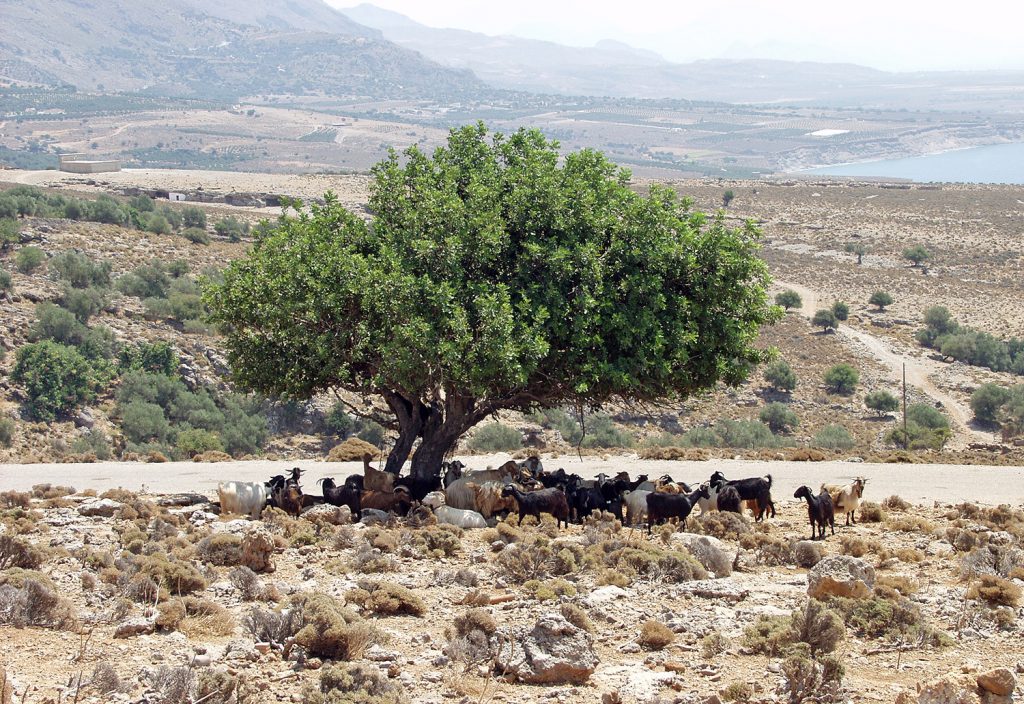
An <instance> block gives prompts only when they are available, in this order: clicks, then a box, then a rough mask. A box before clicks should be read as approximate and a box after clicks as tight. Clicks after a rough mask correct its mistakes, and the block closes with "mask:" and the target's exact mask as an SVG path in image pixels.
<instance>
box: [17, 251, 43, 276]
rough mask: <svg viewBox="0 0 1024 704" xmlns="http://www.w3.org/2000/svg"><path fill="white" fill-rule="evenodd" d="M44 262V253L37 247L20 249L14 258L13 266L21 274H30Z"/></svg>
mask: <svg viewBox="0 0 1024 704" xmlns="http://www.w3.org/2000/svg"><path fill="white" fill-rule="evenodd" d="M45 261H46V252H44V251H43V250H41V249H39V247H32V246H29V247H22V248H21V249H19V250H18V253H17V254H16V255H15V257H14V266H15V267H16V268H17V269H18V271H20V272H21V273H22V274H31V273H32V272H33V271H35V270H36V269H38V268H39V267H41V266H42V265H43V262H45Z"/></svg>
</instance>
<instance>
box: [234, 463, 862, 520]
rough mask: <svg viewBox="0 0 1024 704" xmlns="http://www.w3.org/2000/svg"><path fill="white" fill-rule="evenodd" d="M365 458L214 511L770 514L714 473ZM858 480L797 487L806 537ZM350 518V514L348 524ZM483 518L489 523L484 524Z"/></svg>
mask: <svg viewBox="0 0 1024 704" xmlns="http://www.w3.org/2000/svg"><path fill="white" fill-rule="evenodd" d="M371 460H372V457H371V456H370V455H368V454H367V455H364V456H363V474H361V475H360V474H353V475H351V476H349V477H348V478H346V479H345V481H344V483H343V484H341V485H338V484H337V483H336V482H335V481H334V479H332V478H325V479H321V480H320V482H319V483H320V484H321V490H322V491H321V494H322V495H321V496H315V495H311V494H305V493H303V491H302V488H301V486H300V478H301V476H302V470H301V469H299V468H298V467H296V468H294V469H293V470H292V471H291V475H290V476H289V477H285V476H283V475H277V476H275V477H273V478H271V479H270V481H268V482H266V483H260V482H237V481H232V482H223V483H221V484H220V485H219V486H218V488H217V493H218V496H219V498H220V507H221V512H222V513H224V514H231V513H234V514H249V515H251V516H252V517H253V518H254V519H255V518H259V516H260V514H261V513H262V511H263V509H264V508H265V507H267V506H272V507H276V508H279V509H281V510H283V511H286V512H287V513H290V514H293V515H295V516H298V515H300V514H301V513H302V512H303V511H304V510H305V509H308V508H309V507H311V506H314V505H316V504H321V503H325V504H330V505H333V506H347V507H348V508H349V510H350V511H351V512H352V516H353V518H354V519H356V520H359V519H362V520H372V519H381V520H386V519H387V518H388V516H389V515H391V514H395V515H399V516H404V515H407V514H408V513H409V511H410V510H413V509H417V510H428V511H430V512H432V513H433V515H434V516H435V518H436V519H437V522H438V523H447V524H451V525H455V526H459V527H460V528H483V527H485V526H487V525H488V520H489V519H493V518H495V517H496V516H498V515H499V514H501V513H503V512H513V511H514V512H517V513H518V515H519V519H520V520H522V519H523V518H524V517H526V516H534V517H536V518H537V519H538V520H539V519H540V515H541V514H543V513H547V514H550V515H552V516H553V517H554V518H555V521H556V526H558V527H560V526H561V525H562V524H563V523H564V524H565V525H566V526H568V525H569V522H570V521H573V522H576V523H580V522H582V521H583V520H584V519H585V518H587V516H589V515H591V514H592V513H594V512H601V511H607V512H609V513H612V514H613V515H615V517H616V518H618V519H619V520H622V521H623V522H624V523H625V524H626V525H631V526H633V525H637V524H638V523H641V522H644V521H646V523H647V532H648V533H650V532H651V527H652V526H654V525H656V524H659V523H663V522H665V521H668V520H670V519H675V520H678V521H679V522H680V523H683V522H685V521H686V518H687V516H689V515H690V513H691V512H692V511H693V509H694V508H695V507H699V508H700V510H701V515H703V514H704V513H706V512H708V511H733V512H735V513H742V512H743V510H744V509H749V510H750V511H751V512H752V513H753V515H754V519H755V520H756V521H760V520H761V519H762V518H764V517H765V515H766V514H768V513H769V512H770V513H771V516H772V517H773V518H774V517H775V504H774V503H773V501H772V495H771V489H772V477H771V475H770V474H769V475H767V476H765V477H751V478H749V479H737V480H731V481H730V480H728V479H726V478H725V475H724V474H722V472H719V471H716V472H715V473H714V474H712V475H711V478H710V479H709V480H708V481H707V482H704V483H702V484H701V485H700V486H699V487H697V488H696V489H692V488H691V487H690V486H688V485H687V484H686V483H685V482H676V481H674V480H673V479H672V478H671V477H669V476H668V475H665V476H662V477H659V478H658V479H656V480H654V481H651V480H649V479H648V478H647V475H640V476H639V477H637V478H636V479H631V478H630V477H629V475H628V474H627V473H626V472H620V473H619V474H617V475H615V476H614V477H609V476H608V475H605V474H601V475H598V477H597V478H596V479H592V480H588V479H583V478H582V477H580V476H579V475H577V474H567V473H566V471H565V470H564V469H558V470H556V471H554V472H546V471H545V470H544V467H543V465H542V464H541V461H540V459H539V458H537V457H531V458H530V459H527V460H525V461H523V462H516V461H514V460H510V461H508V462H506V463H505V464H503V465H501V466H500V467H498V468H497V469H493V468H487V469H485V470H466V468H465V465H464V464H463V463H462V462H459V461H458V460H455V461H452V462H446V463H444V464H443V465H442V467H441V471H440V472H438V474H437V475H436V476H433V477H427V478H423V477H413V476H406V477H399V476H397V475H395V474H393V473H390V472H385V471H382V470H379V469H376V468H375V467H373V466H372V465H371ZM866 482H867V480H866V479H863V478H857V479H855V480H854V481H853V482H851V483H849V484H846V485H838V484H823V485H822V487H821V491H820V492H819V493H818V494H817V495H815V494H814V493H813V492H812V491H811V489H810V488H809V487H807V486H801V487H800V488H799V489H797V490H796V493H795V494H794V495H793V496H794V498H798V499H799V498H802V499H805V500H806V501H807V513H808V517H809V519H810V523H811V539H817V538H822V539H824V537H825V528H826V526H829V527H831V529H832V534H833V535H835V513H836V512H837V511H839V512H841V513H845V514H846V523H847V525H849V524H850V522H851V521H853V522H854V523H856V519H855V517H854V511H856V510H857V508H858V507H859V505H860V500H861V497H862V496H863V494H864V484H865V483H866ZM356 517H358V518H356ZM492 522H493V521H492Z"/></svg>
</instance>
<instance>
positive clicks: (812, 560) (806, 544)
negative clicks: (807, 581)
mask: <svg viewBox="0 0 1024 704" xmlns="http://www.w3.org/2000/svg"><path fill="white" fill-rule="evenodd" d="M821 558H822V552H821V546H819V545H818V544H817V543H813V542H811V541H809V540H801V541H799V542H797V543H796V544H795V545H794V546H793V560H794V561H795V562H796V564H797V566H799V567H803V568H805V569H810V568H811V567H814V566H815V565H816V564H818V563H819V562H821Z"/></svg>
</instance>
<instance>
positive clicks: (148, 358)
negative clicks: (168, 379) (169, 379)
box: [117, 340, 178, 376]
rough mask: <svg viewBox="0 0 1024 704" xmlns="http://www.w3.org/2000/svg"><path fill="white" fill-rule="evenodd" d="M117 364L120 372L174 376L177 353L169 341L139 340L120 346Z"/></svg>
mask: <svg viewBox="0 0 1024 704" xmlns="http://www.w3.org/2000/svg"><path fill="white" fill-rule="evenodd" d="M117 364H118V368H119V369H120V370H121V372H122V373H123V372H131V371H143V372H151V373H153V374H163V375H165V376H174V375H175V374H177V373H178V353H177V352H175V350H174V346H173V345H171V344H170V343H169V342H146V341H145V340H140V341H137V342H136V343H135V344H133V345H125V346H124V347H122V348H121V351H120V354H119V356H118V361H117Z"/></svg>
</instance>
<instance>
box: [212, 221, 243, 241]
mask: <svg viewBox="0 0 1024 704" xmlns="http://www.w3.org/2000/svg"><path fill="white" fill-rule="evenodd" d="M213 229H214V232H216V233H217V234H218V235H220V236H221V237H227V238H228V239H229V240H231V241H232V242H238V241H239V240H241V239H242V235H244V234H247V233H248V232H249V223H247V222H243V221H242V220H239V219H238V218H236V217H235V216H234V215H229V216H227V217H226V218H221V219H220V220H218V221H217V222H215V223H214V224H213Z"/></svg>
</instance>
